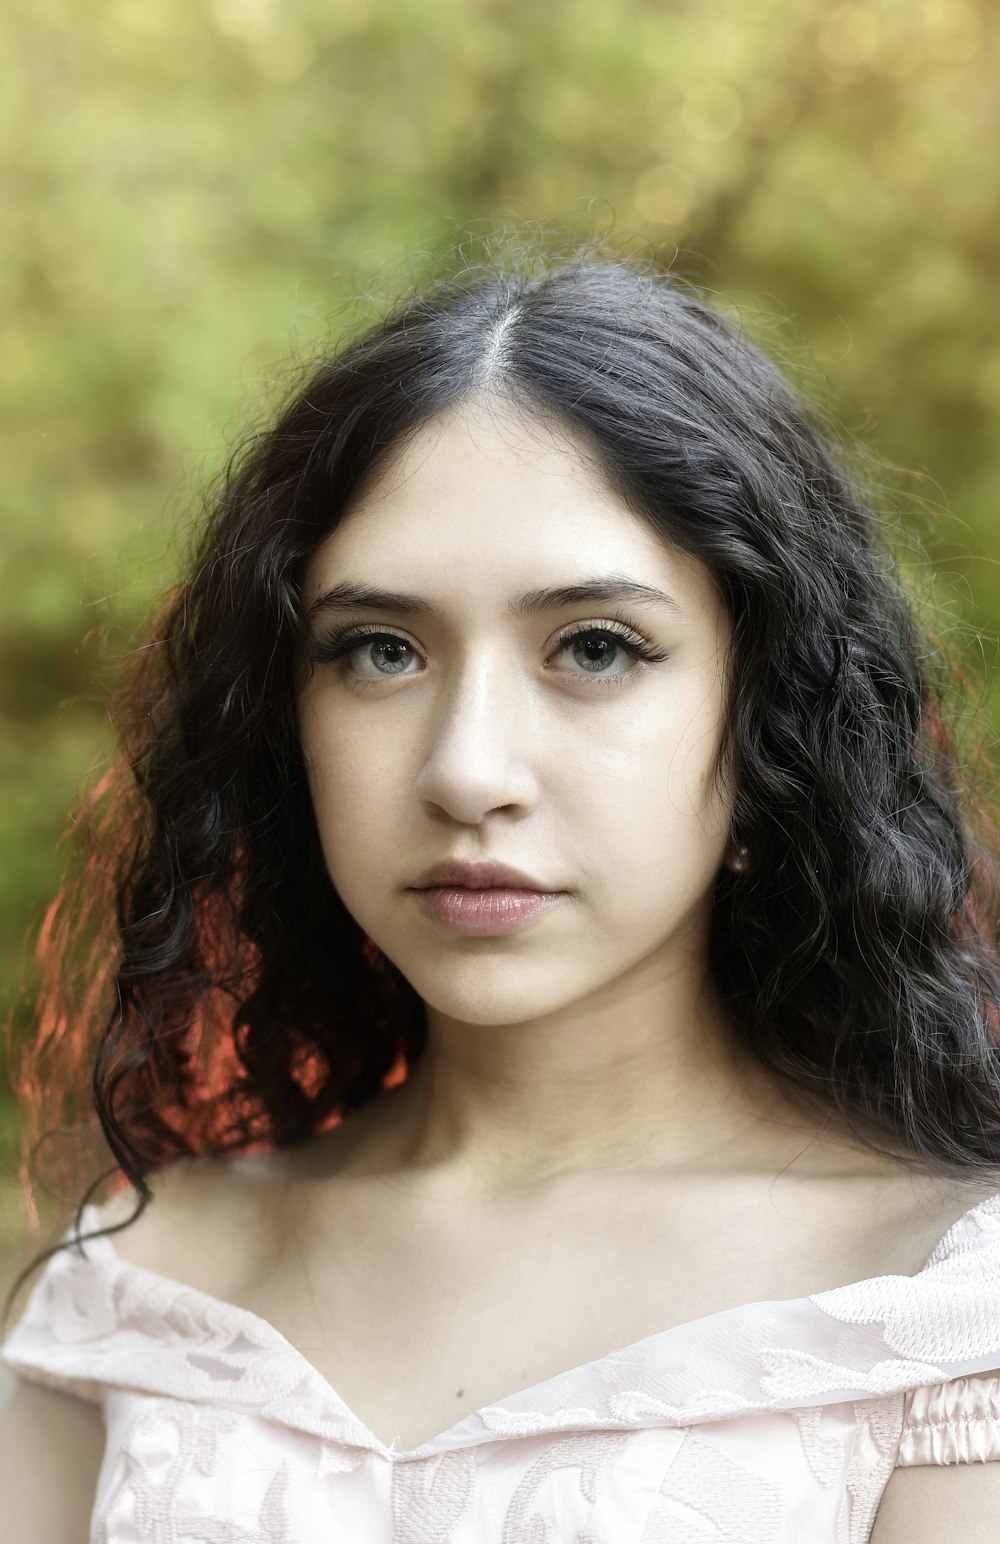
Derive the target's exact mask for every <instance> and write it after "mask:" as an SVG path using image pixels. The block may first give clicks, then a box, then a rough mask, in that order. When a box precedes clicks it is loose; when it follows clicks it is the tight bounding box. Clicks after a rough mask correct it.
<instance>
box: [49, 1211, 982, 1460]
mask: <svg viewBox="0 0 1000 1544" xmlns="http://www.w3.org/2000/svg"><path fill="white" fill-rule="evenodd" d="M994 1220H995V1226H996V1228H997V1231H998V1234H1000V1192H998V1193H996V1194H995V1195H991V1196H989V1197H987V1198H986V1199H984V1200H982V1201H979V1202H977V1203H976V1204H975V1205H974V1206H972V1207H970V1208H969V1209H968V1210H967V1211H965V1212H963V1213H962V1214H961V1216H959V1217H958V1218H957V1219H956V1220H955V1221H954V1222H953V1223H952V1224H951V1225H950V1226H949V1227H948V1229H947V1230H946V1231H945V1233H944V1234H943V1235H942V1237H941V1238H940V1239H939V1240H938V1243H937V1244H936V1245H935V1246H934V1248H933V1249H932V1250H931V1252H930V1254H929V1256H928V1258H927V1260H926V1262H925V1263H924V1265H923V1266H922V1267H921V1269H920V1270H919V1271H918V1272H916V1273H914V1275H913V1276H912V1277H906V1276H900V1275H898V1274H896V1275H887V1276H881V1277H872V1278H867V1279H865V1280H864V1281H860V1282H852V1283H848V1284H846V1285H845V1286H841V1287H834V1288H831V1289H829V1291H828V1292H819V1293H813V1294H810V1295H808V1296H806V1297H800V1298H787V1299H774V1300H762V1301H760V1302H751V1303H745V1304H741V1305H738V1306H736V1307H732V1308H727V1309H722V1310H720V1311H718V1312H716V1313H713V1314H707V1315H704V1316H702V1317H699V1318H695V1319H691V1320H688V1321H685V1322H684V1323H681V1324H675V1325H670V1326H668V1327H667V1328H665V1329H663V1330H657V1331H654V1332H653V1333H652V1334H651V1335H647V1336H644V1337H643V1338H642V1339H640V1340H638V1341H634V1342H632V1343H630V1344H629V1345H627V1346H620V1347H616V1348H615V1349H613V1350H611V1351H608V1352H606V1353H604V1354H603V1355H601V1356H599V1357H596V1358H594V1359H593V1360H591V1361H589V1362H581V1363H580V1364H579V1365H577V1366H575V1367H572V1368H566V1369H564V1370H562V1371H560V1372H558V1373H555V1374H553V1375H552V1376H550V1377H548V1378H543V1379H540V1380H539V1381H538V1382H536V1383H534V1384H531V1385H529V1386H528V1387H526V1388H523V1389H518V1390H515V1391H514V1392H512V1393H510V1394H507V1395H505V1396H504V1397H503V1398H502V1399H499V1400H495V1401H493V1402H492V1403H491V1404H490V1405H486V1406H482V1407H481V1408H480V1409H478V1410H476V1411H473V1412H472V1413H471V1414H468V1415H465V1416H463V1417H461V1418H460V1419H459V1420H458V1421H456V1422H454V1423H453V1424H452V1425H451V1426H450V1427H449V1428H448V1429H447V1430H446V1431H442V1432H439V1433H437V1434H436V1435H435V1436H434V1437H431V1438H428V1439H427V1440H425V1441H424V1442H422V1443H420V1444H419V1445H418V1446H417V1447H415V1448H410V1449H406V1450H397V1449H396V1447H395V1439H394V1441H393V1443H392V1444H391V1445H386V1443H385V1442H383V1441H382V1439H381V1438H379V1437H378V1436H376V1434H375V1433H374V1432H373V1431H371V1430H370V1428H369V1427H368V1426H367V1425H366V1424H365V1422H363V1421H362V1420H361V1419H360V1418H359V1417H358V1416H357V1415H355V1413H354V1411H353V1410H351V1408H350V1406H349V1405H348V1404H347V1401H346V1400H345V1399H344V1398H343V1396H342V1395H341V1394H340V1393H339V1392H338V1391H337V1389H336V1388H335V1386H334V1385H333V1384H332V1383H331V1382H330V1380H329V1379H328V1378H326V1377H325V1376H324V1375H323V1374H322V1373H321V1372H320V1371H319V1369H318V1368H317V1367H316V1366H315V1365H314V1364H313V1363H312V1362H310V1360H309V1359H308V1357H307V1356H306V1355H305V1353H304V1352H302V1351H300V1350H299V1349H298V1348H297V1347H296V1346H295V1345H293V1344H292V1342H291V1341H289V1340H288V1339H287V1337H286V1336H284V1335H283V1334H282V1333H281V1331H280V1330H278V1329H277V1328H276V1327H275V1326H274V1325H273V1324H272V1323H271V1322H270V1321H269V1320H268V1319H265V1318H263V1317H262V1316H261V1315H259V1314H256V1313H254V1312H253V1310H252V1309H249V1308H244V1307H242V1306H241V1305H239V1304H236V1303H231V1302H228V1301H227V1300H226V1299H224V1298H218V1297H214V1296H213V1295H212V1294H211V1293H208V1292H203V1291H202V1290H201V1289H200V1288H197V1287H194V1286H190V1285H189V1284H187V1283H185V1282H181V1281H177V1280H176V1279H174V1278H172V1277H169V1276H166V1275H164V1274H163V1273H161V1272H159V1271H153V1270H149V1269H148V1268H147V1267H145V1266H140V1265H137V1264H135V1263H133V1262H132V1261H129V1260H126V1259H125V1258H124V1257H123V1256H121V1255H120V1254H119V1253H118V1251H117V1250H116V1249H115V1247H114V1243H113V1240H112V1238H111V1237H110V1236H109V1235H107V1234H101V1235H100V1236H98V1237H93V1238H88V1237H87V1234H86V1231H85V1230H86V1229H89V1228H91V1227H96V1226H98V1225H99V1223H100V1215H99V1211H98V1208H97V1207H96V1206H87V1207H85V1208H84V1209H83V1212H82V1213H81V1218H80V1221H81V1224H82V1229H81V1234H82V1240H81V1242H82V1248H80V1249H78V1254H77V1257H78V1258H79V1254H80V1253H82V1254H83V1256H84V1258H85V1259H87V1260H90V1259H91V1255H90V1254H88V1253H87V1251H88V1250H90V1251H92V1252H93V1256H94V1257H95V1261H96V1262H97V1263H103V1264H104V1266H105V1267H106V1268H108V1269H110V1270H111V1271H112V1272H113V1273H114V1275H115V1276H116V1277H117V1278H118V1279H120V1280H128V1281H132V1282H140V1283H145V1284H146V1285H148V1286H150V1287H152V1288H155V1289H156V1290H157V1291H158V1292H159V1293H160V1295H161V1297H164V1299H165V1300H166V1299H168V1298H169V1299H171V1300H172V1301H173V1302H175V1303H179V1302H181V1301H182V1302H183V1304H184V1305H185V1311H188V1310H190V1311H193V1312H194V1313H196V1314H198V1313H200V1314H201V1316H202V1318H203V1320H204V1321H205V1322H207V1323H209V1324H211V1325H212V1327H213V1332H217V1331H218V1328H219V1326H220V1324H224V1325H225V1326H226V1327H227V1328H228V1329H231V1330H232V1331H234V1338H235V1337H238V1336H239V1335H240V1334H241V1333H242V1334H243V1335H244V1337H245V1338H246V1339H248V1340H249V1341H250V1342H252V1344H253V1345H254V1346H258V1347H261V1348H264V1349H270V1350H271V1351H273V1352H275V1353H280V1354H281V1356H282V1358H283V1360H284V1362H285V1364H286V1365H288V1366H291V1367H293V1368H295V1369H297V1371H298V1372H299V1373H300V1374H301V1380H302V1383H303V1385H304V1386H308V1391H309V1396H310V1398H311V1399H313V1400H317V1399H318V1400H319V1403H320V1405H325V1406H326V1408H327V1409H328V1410H329V1411H330V1412H331V1413H332V1414H333V1415H334V1416H335V1417H336V1418H338V1420H337V1424H339V1425H340V1426H341V1428H342V1430H341V1438H342V1440H347V1441H350V1442H352V1443H353V1444H354V1445H357V1446H360V1447H364V1448H370V1449H371V1450H372V1451H374V1452H376V1453H378V1454H380V1455H381V1456H382V1457H384V1458H387V1459H392V1460H394V1461H401V1460H406V1459H410V1458H419V1457H424V1456H427V1455H429V1454H431V1453H434V1452H438V1451H441V1450H442V1448H444V1447H449V1446H460V1445H466V1443H472V1442H478V1441H482V1440H486V1438H484V1436H483V1431H484V1429H486V1434H487V1437H488V1436H489V1433H490V1431H499V1432H500V1433H501V1434H502V1433H503V1430H504V1428H505V1426H508V1427H510V1428H511V1430H513V1428H514V1427H515V1426H517V1427H518V1429H520V1430H524V1431H527V1430H530V1429H531V1427H532V1423H533V1422H534V1423H535V1424H536V1425H537V1427H538V1429H539V1430H542V1429H550V1428H551V1427H552V1424H553V1423H556V1424H557V1425H558V1424H559V1423H560V1422H561V1423H562V1426H563V1429H566V1427H567V1424H568V1425H569V1426H575V1427H576V1429H580V1426H581V1422H580V1421H576V1422H574V1421H573V1420H572V1419H569V1421H568V1423H567V1420H566V1418H567V1417H569V1418H572V1417H573V1416H574V1415H575V1414H577V1413H578V1412H574V1411H572V1410H561V1411H559V1412H558V1413H557V1414H556V1415H554V1416H549V1417H545V1416H543V1415H540V1414H539V1413H538V1412H536V1411H533V1410H532V1409H531V1406H532V1405H533V1404H534V1405H540V1404H544V1403H545V1402H546V1401H545V1399H544V1398H541V1397H540V1396H543V1395H549V1396H551V1395H552V1394H554V1393H556V1392H557V1391H558V1390H559V1388H560V1386H564V1387H565V1389H566V1391H567V1393H570V1392H572V1386H573V1385H574V1384H579V1383H580V1382H581V1380H582V1379H583V1378H584V1376H585V1374H587V1373H588V1372H590V1371H597V1372H599V1373H601V1374H604V1375H605V1378H604V1381H605V1382H607V1383H611V1382H613V1381H614V1373H615V1370H616V1369H620V1368H621V1367H622V1366H628V1365H629V1364H630V1363H633V1362H635V1361H636V1360H639V1359H642V1358H643V1357H646V1356H648V1357H652V1356H653V1355H654V1353H656V1352H658V1351H660V1350H664V1351H668V1350H669V1349H670V1348H671V1347H674V1346H676V1345H677V1344H678V1343H680V1342H683V1341H685V1340H690V1339H694V1338H696V1337H698V1338H705V1337H709V1336H716V1335H721V1336H722V1337H724V1338H725V1336H726V1334H727V1332H729V1331H731V1330H733V1329H735V1328H736V1327H737V1326H738V1327H739V1328H740V1329H741V1330H742V1329H744V1328H745V1327H747V1326H749V1323H750V1321H751V1320H754V1319H760V1318H761V1317H762V1316H771V1317H774V1316H779V1317H780V1316H784V1317H785V1318H786V1319H787V1320H789V1321H791V1320H793V1319H794V1318H796V1316H797V1315H798V1316H801V1315H802V1314H803V1313H808V1312H810V1311H811V1312H812V1313H814V1314H815V1311H816V1310H817V1309H819V1310H820V1311H823V1309H824V1302H823V1300H824V1298H829V1299H830V1301H831V1302H833V1301H835V1300H836V1299H838V1297H839V1298H840V1299H842V1297H843V1294H844V1293H853V1294H854V1295H856V1296H857V1297H858V1299H859V1301H860V1300H862V1299H864V1298H865V1297H866V1296H869V1297H870V1295H871V1293H872V1292H873V1290H874V1289H876V1288H879V1287H884V1286H885V1285H886V1284H887V1283H892V1282H897V1283H898V1282H906V1281H912V1280H915V1279H918V1278H920V1277H923V1276H924V1274H925V1273H927V1272H933V1270H934V1268H935V1267H936V1266H937V1265H939V1264H941V1263H943V1262H946V1261H948V1260H949V1259H951V1258H952V1257H953V1256H954V1255H956V1254H960V1253H963V1252H964V1251H963V1248H962V1246H963V1243H964V1242H965V1239H967V1238H968V1236H969V1229H970V1223H971V1224H977V1223H979V1222H980V1221H983V1222H985V1223H986V1224H987V1227H988V1228H991V1227H992V1226H993V1225H994ZM963 1235H964V1238H963ZM65 1240H66V1241H67V1242H69V1243H71V1244H73V1246H74V1247H77V1246H76V1232H75V1229H70V1230H69V1232H68V1233H67V1235H66V1236H65ZM835 1318H838V1319H839V1318H840V1315H839V1314H837V1315H835ZM863 1382H864V1380H863V1378H862V1375H861V1373H860V1372H859V1374H858V1378H857V1385H858V1390H859V1392H860V1393H861V1394H862V1395H863V1394H864V1392H865V1390H864V1387H863ZM839 1397H840V1398H847V1397H850V1396H849V1393H841V1394H840V1396H839ZM706 1398H708V1399H710V1396H709V1395H708V1394H707V1395H706ZM795 1402H796V1401H793V1403H795ZM810 1402H812V1401H811V1400H809V1399H800V1400H798V1401H797V1403H800V1404H807V1403H810ZM789 1407H791V1406H789ZM664 1408H666V1407H664ZM704 1408H705V1409H706V1410H707V1411H709V1412H711V1410H712V1408H713V1407H712V1405H711V1403H710V1402H709V1403H708V1404H706V1405H705V1406H704ZM736 1408H747V1409H748V1410H749V1409H750V1408H752V1406H750V1405H749V1404H748V1403H747V1402H746V1401H741V1402H739V1403H738V1405H737V1406H736ZM761 1408H774V1405H773V1403H771V1402H769V1403H768V1404H767V1405H764V1406H761ZM587 1413H589V1412H579V1414H580V1415H581V1416H583V1415H584V1414H587ZM702 1418H703V1419H716V1418H719V1417H718V1416H717V1415H713V1414H712V1413H708V1414H706V1415H704V1416H703V1417H702ZM582 1424H584V1425H585V1424H586V1423H585V1422H583V1423H582ZM605 1424H607V1423H605Z"/></svg>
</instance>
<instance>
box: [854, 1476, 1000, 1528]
mask: <svg viewBox="0 0 1000 1544" xmlns="http://www.w3.org/2000/svg"><path fill="white" fill-rule="evenodd" d="M998 1517H1000V1463H986V1464H984V1463H972V1464H933V1465H932V1464H927V1465H920V1466H919V1467H914V1468H912V1469H894V1470H893V1472H892V1474H891V1475H890V1476H889V1482H888V1484H887V1485H886V1487H885V1490H884V1491H883V1493H882V1500H881V1502H880V1503H879V1509H878V1513H877V1515H876V1517H875V1526H874V1528H873V1529H872V1533H871V1538H870V1544H966V1541H967V1540H969V1539H983V1540H986V1539H993V1538H995V1537H996V1536H997V1533H996V1529H997V1518H998Z"/></svg>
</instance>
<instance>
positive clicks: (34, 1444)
mask: <svg viewBox="0 0 1000 1544" xmlns="http://www.w3.org/2000/svg"><path fill="white" fill-rule="evenodd" d="M104 1437H105V1434H104V1420H103V1416H102V1412H101V1408H100V1406H99V1405H97V1404H94V1403H92V1402H91V1401H90V1400H86V1399H77V1398H75V1397H74V1396H73V1395H72V1394H64V1393H61V1392H58V1391H56V1390H55V1389H47V1388H43V1387H42V1386H41V1385H40V1384H36V1383H28V1382H25V1381H22V1380H20V1379H18V1380H16V1381H15V1383H14V1387H13V1389H12V1390H11V1391H10V1392H9V1393H8V1394H7V1397H6V1399H5V1401H4V1404H3V1408H2V1410H0V1496H2V1497H3V1517H4V1530H5V1532H4V1536H5V1537H8V1538H11V1539H30V1540H31V1541H32V1544H77V1541H79V1544H85V1541H86V1539H87V1537H88V1534H89V1527H88V1523H89V1519H90V1516H91V1512H92V1511H93V1506H94V1497H95V1495H96V1492H97V1479H98V1475H99V1474H100V1468H101V1460H102V1458H103V1456H104Z"/></svg>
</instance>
